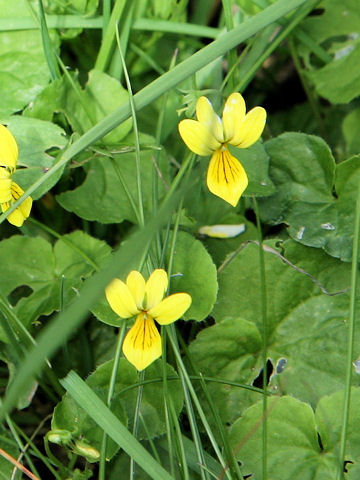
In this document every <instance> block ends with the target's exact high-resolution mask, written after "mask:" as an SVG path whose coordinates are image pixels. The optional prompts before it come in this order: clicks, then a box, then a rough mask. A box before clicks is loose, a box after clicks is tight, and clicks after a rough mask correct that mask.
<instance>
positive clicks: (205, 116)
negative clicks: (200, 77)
mask: <svg viewBox="0 0 360 480" xmlns="http://www.w3.org/2000/svg"><path fill="white" fill-rule="evenodd" d="M196 117H197V119H198V121H199V122H200V123H202V124H203V125H205V127H207V128H208V129H209V130H210V132H211V133H212V135H213V136H214V137H215V139H216V140H217V141H218V142H223V141H224V133H223V125H222V121H221V120H220V118H219V116H218V115H216V113H215V112H214V109H213V107H212V105H211V102H210V101H209V100H208V99H207V98H206V97H200V98H199V100H198V101H197V102H196Z"/></svg>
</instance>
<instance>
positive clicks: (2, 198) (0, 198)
mask: <svg viewBox="0 0 360 480" xmlns="http://www.w3.org/2000/svg"><path fill="white" fill-rule="evenodd" d="M11 183H12V180H11V178H10V172H9V171H8V170H6V168H2V167H0V203H5V202H10V200H11Z"/></svg>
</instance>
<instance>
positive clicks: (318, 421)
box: [230, 388, 360, 480]
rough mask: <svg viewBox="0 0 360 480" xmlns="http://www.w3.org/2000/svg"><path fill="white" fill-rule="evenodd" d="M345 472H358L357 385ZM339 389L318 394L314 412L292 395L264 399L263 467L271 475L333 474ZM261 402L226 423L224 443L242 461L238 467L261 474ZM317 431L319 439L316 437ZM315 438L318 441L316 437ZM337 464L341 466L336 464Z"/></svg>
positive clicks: (313, 479)
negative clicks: (227, 433) (227, 439)
mask: <svg viewBox="0 0 360 480" xmlns="http://www.w3.org/2000/svg"><path fill="white" fill-rule="evenodd" d="M350 405H351V407H350V418H349V431H348V436H347V450H346V457H345V461H346V462H350V463H346V466H345V468H346V470H345V471H346V472H347V473H346V475H345V476H346V478H349V479H350V480H355V479H357V478H358V474H359V460H360V455H359V447H360V446H359V435H358V432H359V428H360V424H359V415H358V411H359V408H360V388H353V389H352V392H351V404H350ZM343 408H344V391H343V390H341V391H339V392H336V393H334V394H332V395H330V396H325V397H323V398H321V399H320V401H319V403H318V405H317V408H316V412H315V413H314V412H313V410H312V408H311V407H310V406H309V405H308V404H307V403H303V402H300V401H299V400H297V399H295V398H292V397H287V396H285V397H272V398H269V400H268V410H267V414H266V415H267V417H266V418H267V434H268V437H267V438H268V441H267V446H268V453H267V455H268V457H267V458H268V461H267V465H268V471H267V474H268V476H269V478H273V479H274V480H303V479H305V480H321V479H324V478H326V479H328V480H336V479H337V478H339V467H340V465H339V448H340V438H341V430H342V422H343ZM263 419H264V416H263V406H262V402H259V403H257V404H255V405H253V406H252V407H250V408H249V409H247V410H246V411H245V412H244V413H243V416H242V417H241V418H239V419H238V420H237V421H236V422H235V423H234V424H233V426H232V427H231V429H230V445H231V448H232V449H233V451H235V452H236V458H237V459H238V460H240V461H241V462H242V464H243V467H242V468H243V470H242V473H243V474H246V475H250V474H252V475H253V476H254V478H255V477H256V478H262V423H263ZM318 435H319V440H318ZM320 442H321V443H320ZM341 467H342V466H341Z"/></svg>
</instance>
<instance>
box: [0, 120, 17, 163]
mask: <svg viewBox="0 0 360 480" xmlns="http://www.w3.org/2000/svg"><path fill="white" fill-rule="evenodd" d="M18 156H19V150H18V146H17V143H16V140H15V138H14V137H13V135H12V133H11V132H10V130H9V129H8V128H7V127H5V126H4V125H0V166H2V167H8V168H9V169H10V170H11V171H14V170H15V169H16V163H17V159H18Z"/></svg>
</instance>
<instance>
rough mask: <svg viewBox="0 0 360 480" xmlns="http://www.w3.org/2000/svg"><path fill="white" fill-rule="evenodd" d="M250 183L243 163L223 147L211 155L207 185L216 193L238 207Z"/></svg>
mask: <svg viewBox="0 0 360 480" xmlns="http://www.w3.org/2000/svg"><path fill="white" fill-rule="evenodd" d="M247 185H248V178H247V175H246V172H245V170H244V168H243V166H242V165H241V163H240V162H239V161H238V160H237V159H236V158H235V157H233V156H232V155H231V154H230V152H229V151H228V150H227V149H225V148H223V149H221V150H220V149H219V150H217V151H216V152H215V153H214V155H213V156H212V157H211V160H210V164H209V168H208V172H207V186H208V188H209V190H210V192H212V193H213V194H214V195H217V196H218V197H220V198H222V199H223V200H225V201H226V202H228V203H230V205H232V206H233V207H236V205H237V203H238V201H239V198H240V197H241V195H242V193H243V192H244V190H245V188H246V187H247Z"/></svg>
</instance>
